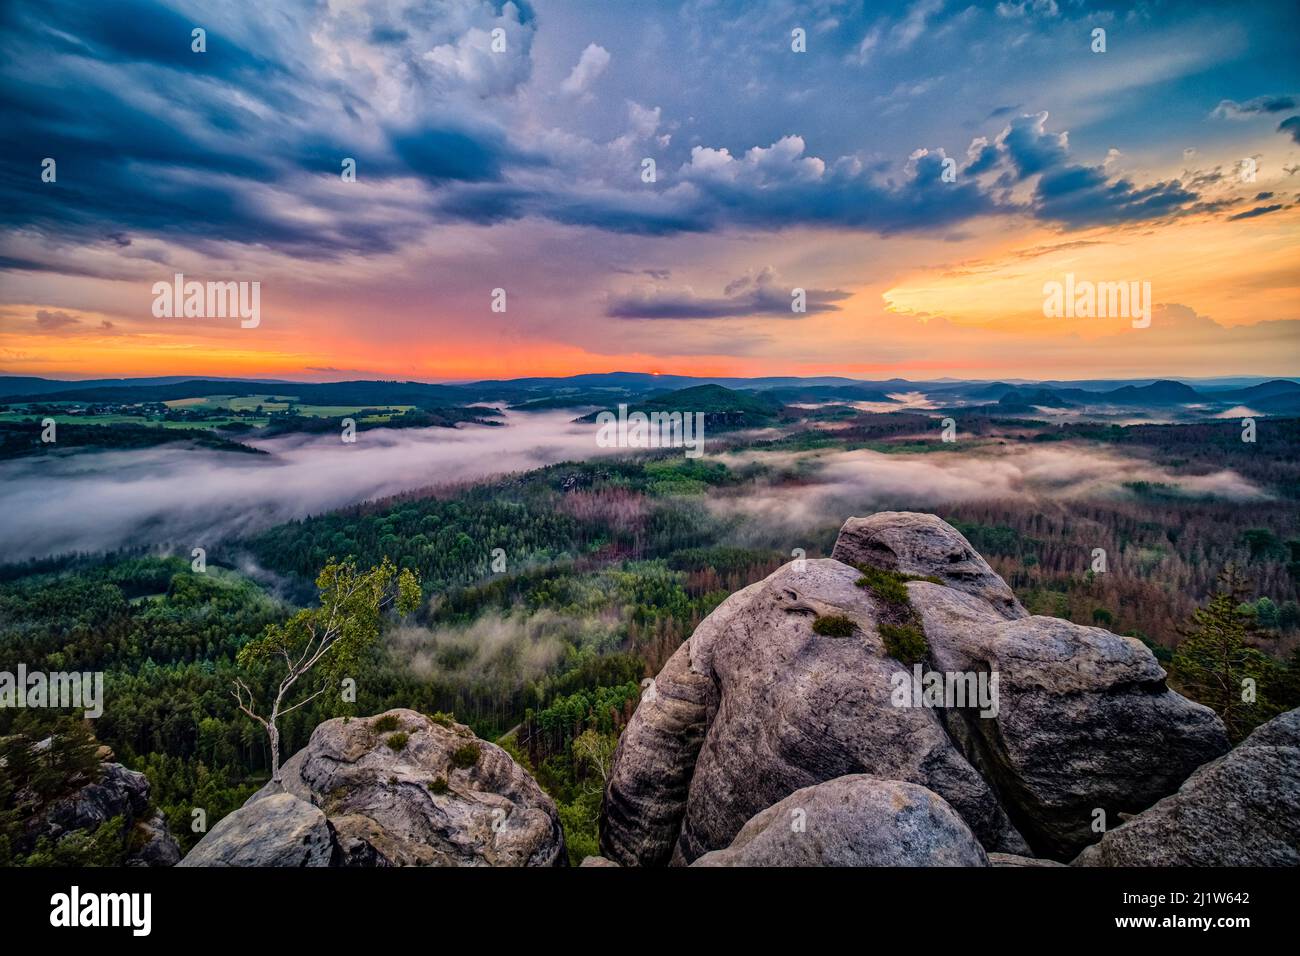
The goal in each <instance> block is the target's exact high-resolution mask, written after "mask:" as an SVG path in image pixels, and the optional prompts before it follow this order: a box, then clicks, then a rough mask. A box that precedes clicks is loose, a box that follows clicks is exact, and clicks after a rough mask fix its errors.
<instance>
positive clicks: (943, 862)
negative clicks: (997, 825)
mask: <svg viewBox="0 0 1300 956" xmlns="http://www.w3.org/2000/svg"><path fill="white" fill-rule="evenodd" d="M691 865H692V866H988V865H989V861H988V857H987V856H986V855H985V853H984V848H983V847H981V846H980V844H979V841H978V840H976V839H975V835H974V834H973V833H971V831H970V828H969V827H968V826H966V824H965V822H964V821H963V820H962V818H961V817H960V816H958V815H957V812H956V811H955V810H953V808H952V807H950V806H949V805H948V803H947V802H946V801H945V800H944V799H943V798H942V797H940V796H939V795H937V794H935V793H933V792H932V791H930V790H927V789H925V787H918V786H916V785H915V784H911V783H900V782H898V781H897V780H880V779H878V778H876V777H868V776H865V775H862V774H852V775H849V776H844V777H836V778H835V779H834V780H828V781H827V782H825V783H819V784H816V785H814V786H811V787H804V788H803V789H802V790H796V791H795V792H794V793H792V794H790V796H788V797H786V798H785V799H784V800H782V801H780V802H779V803H776V804H774V805H772V806H770V807H768V808H767V809H766V810H762V811H760V812H759V813H757V814H755V815H754V817H752V818H751V819H750V821H749V822H748V823H746V824H745V825H744V826H743V827H741V829H740V832H739V833H738V834H736V838H735V839H734V840H732V841H731V846H729V847H727V849H725V850H714V851H712V852H710V853H705V854H704V855H703V856H701V857H700V858H699V859H698V860H696V861H695V862H694V863H693V864H691Z"/></svg>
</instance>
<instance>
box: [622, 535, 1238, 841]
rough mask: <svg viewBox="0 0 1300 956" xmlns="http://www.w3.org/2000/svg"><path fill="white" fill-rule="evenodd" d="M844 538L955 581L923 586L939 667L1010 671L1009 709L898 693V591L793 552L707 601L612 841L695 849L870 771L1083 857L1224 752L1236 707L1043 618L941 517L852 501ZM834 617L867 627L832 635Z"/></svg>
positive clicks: (637, 734) (972, 677)
mask: <svg viewBox="0 0 1300 956" xmlns="http://www.w3.org/2000/svg"><path fill="white" fill-rule="evenodd" d="M835 554H836V555H837V556H843V557H844V558H845V559H847V560H851V561H853V562H854V563H856V564H859V565H864V566H865V565H871V566H875V567H881V568H883V569H885V570H891V571H898V572H901V573H903V574H906V575H913V576H924V577H933V578H936V579H938V580H942V581H944V582H946V584H944V585H940V584H934V583H930V582H928V581H911V582H909V583H908V584H907V585H906V587H907V591H908V594H909V597H910V599H911V603H912V606H913V609H914V611H915V613H916V614H917V615H918V616H919V618H920V620H921V621H922V623H923V625H924V629H925V631H926V634H927V637H928V639H929V643H930V652H929V662H928V664H929V666H928V667H926V670H927V671H930V670H933V671H940V672H947V671H953V672H958V673H960V674H961V675H962V676H963V678H964V679H966V680H969V681H971V682H975V683H978V680H979V679H980V677H981V675H983V678H984V679H985V681H986V684H985V686H986V690H988V691H992V688H993V684H992V681H991V678H992V675H993V674H994V673H996V675H997V680H998V684H997V691H996V693H997V697H996V706H995V707H991V708H990V707H988V706H986V703H987V702H986V701H983V702H981V701H976V700H967V701H965V702H955V701H945V700H944V699H943V695H942V694H940V698H939V700H938V702H937V704H936V705H934V706H916V700H915V698H914V697H912V696H911V695H906V699H904V700H903V701H902V702H901V704H900V702H899V701H898V700H897V699H893V692H894V691H896V690H897V689H898V688H899V686H900V684H899V682H900V680H901V683H902V685H903V686H905V687H907V688H911V687H912V686H913V679H912V669H911V668H910V667H907V666H905V665H903V664H901V663H900V662H899V661H897V660H895V659H894V658H893V657H891V656H889V654H888V653H887V652H886V650H885V646H884V642H883V640H882V638H881V636H880V633H879V623H880V621H881V620H882V618H884V619H887V620H892V618H891V617H890V615H891V614H893V613H894V611H896V609H893V610H889V609H886V608H885V607H884V605H883V604H881V603H880V602H881V601H882V600H884V598H878V597H876V596H875V595H873V594H872V593H870V592H869V591H867V590H864V589H863V588H860V587H858V586H856V582H857V580H858V578H859V573H858V571H857V570H855V568H853V567H850V566H848V565H847V564H845V563H843V562H841V561H839V560H835V559H827V560H812V561H806V562H804V563H803V567H802V569H801V568H800V566H799V565H798V564H791V565H787V566H786V567H783V568H781V569H779V570H778V571H776V572H775V573H773V574H772V575H771V576H769V577H768V578H767V579H765V580H764V581H761V582H758V583H757V584H754V585H751V586H750V587H748V588H746V589H744V590H743V591H740V592H737V593H736V594H734V595H732V597H731V598H729V599H728V600H727V601H726V602H724V603H723V605H722V606H720V607H719V608H718V610H717V611H715V612H714V613H713V614H712V615H710V616H709V617H708V618H707V619H705V621H704V622H702V623H701V624H700V626H699V627H698V628H697V629H696V631H695V633H694V634H693V635H692V636H691V638H690V640H689V641H688V642H687V643H686V644H685V645H683V647H682V648H680V649H679V650H678V651H677V653H676V654H675V655H674V656H673V658H672V659H671V660H670V661H669V663H668V664H667V665H666V666H665V667H664V670H663V672H662V673H661V674H660V675H659V678H658V679H657V680H656V682H655V684H654V686H653V688H652V689H651V692H650V693H648V694H647V695H646V696H645V697H644V698H643V701H642V704H641V705H640V707H638V709H637V711H636V713H635V714H634V715H633V718H632V720H631V722H630V723H629V725H628V727H627V729H626V730H625V731H624V734H623V737H622V739H621V741H620V743H619V747H618V750H617V752H616V754H615V761H614V767H613V772H612V774H611V776H610V781H609V786H608V788H607V790H606V794H605V805H604V809H603V811H602V820H601V850H602V853H603V854H604V855H605V856H606V857H608V858H610V859H612V860H615V861H617V862H619V863H620V864H623V865H657V864H663V863H666V862H673V863H677V864H682V863H690V862H692V861H694V860H695V859H697V858H699V857H700V856H701V855H703V854H705V853H707V852H709V851H714V850H722V849H725V848H727V847H728V846H729V845H730V844H731V843H732V841H733V839H734V838H735V837H736V835H737V833H738V832H739V831H740V829H741V827H742V826H744V825H745V823H746V821H748V820H749V819H750V818H751V817H753V816H755V814H758V813H759V812H760V811H762V810H765V809H767V808H768V807H771V806H773V805H774V804H776V803H777V802H779V801H781V800H783V799H785V798H786V797H788V796H789V795H790V794H791V793H793V792H794V791H796V790H800V789H802V788H805V787H810V786H813V785H816V784H819V783H823V782H825V781H828V780H833V779H835V778H838V777H843V776H846V775H853V774H867V775H870V776H873V777H877V778H881V779H885V780H893V781H899V782H902V783H909V784H914V785H917V786H920V787H924V788H927V789H928V790H931V791H933V792H934V793H935V794H937V795H938V796H939V797H941V798H942V799H943V800H944V801H946V802H947V804H949V805H951V807H952V808H953V809H954V810H955V811H956V812H957V813H958V814H959V815H960V816H961V818H962V819H963V820H964V821H965V823H966V825H967V826H968V827H969V828H970V830H971V831H972V832H973V833H974V834H975V836H976V837H977V838H978V839H979V841H980V843H981V844H982V845H983V847H984V849H985V850H986V851H990V852H993V851H997V852H1005V853H1012V854H1019V855H1035V856H1054V857H1057V858H1061V859H1068V858H1070V857H1071V856H1073V855H1074V854H1075V852H1077V850H1078V849H1079V848H1080V847H1082V846H1083V845H1084V844H1085V843H1086V842H1088V841H1089V840H1090V839H1094V838H1095V835H1094V834H1093V833H1092V831H1091V829H1090V825H1091V823H1092V820H1093V810H1094V809H1095V808H1102V809H1105V810H1106V812H1107V814H1108V816H1110V817H1111V818H1112V819H1114V818H1115V816H1116V815H1117V814H1118V813H1120V812H1125V811H1127V812H1133V811H1136V810H1140V809H1142V808H1143V807H1144V806H1149V805H1150V803H1152V802H1153V801H1155V800H1156V799H1158V798H1159V797H1161V796H1163V795H1164V794H1167V793H1169V792H1171V791H1172V790H1173V789H1174V788H1176V787H1177V786H1178V784H1179V783H1181V782H1182V781H1183V780H1184V779H1185V778H1186V777H1187V775H1188V774H1189V773H1191V772H1192V771H1193V770H1194V769H1195V768H1196V767H1197V766H1199V765H1200V764H1202V763H1204V762H1205V761H1207V760H1211V759H1213V758H1214V757H1216V756H1218V755H1219V754H1221V753H1223V752H1224V750H1226V747H1227V738H1226V735H1225V733H1224V730H1223V726H1222V724H1221V722H1220V721H1219V720H1218V718H1217V717H1216V716H1215V715H1214V714H1213V713H1212V712H1211V711H1209V710H1208V709H1207V708H1204V707H1201V706H1200V705H1198V704H1194V703H1192V702H1190V701H1188V700H1186V699H1185V698H1183V697H1181V696H1179V695H1178V694H1175V693H1173V692H1171V691H1169V690H1168V689H1167V688H1166V687H1165V685H1164V678H1165V674H1164V671H1163V670H1161V669H1160V667H1159V665H1158V664H1157V663H1156V661H1155V659H1154V657H1153V656H1152V655H1151V653H1150V652H1149V651H1148V650H1147V649H1146V648H1145V647H1144V646H1143V645H1142V644H1141V643H1140V642H1138V641H1135V640H1131V639H1128V638H1121V637H1117V636H1116V635H1113V634H1110V633H1108V632H1106V631H1102V630H1100V629H1097V628H1085V627H1079V626H1076V625H1073V624H1070V623H1068V622H1063V621H1058V620H1055V619H1053V618H1043V617H1032V618H1031V617H1029V616H1028V615H1027V613H1026V612H1025V611H1024V609H1023V608H1022V607H1021V606H1020V605H1019V603H1018V602H1016V601H1015V598H1014V596H1013V595H1012V594H1011V591H1010V589H1009V588H1008V587H1007V586H1006V584H1005V583H1004V582H1003V581H1002V580H1001V579H1000V578H998V577H997V575H996V574H994V573H993V571H992V570H991V569H990V568H989V567H988V565H987V564H986V563H985V562H984V561H983V559H982V558H980V557H979V556H978V555H977V554H975V553H974V551H973V550H971V549H970V546H969V544H968V543H967V542H966V540H965V539H964V538H962V537H961V535H960V534H958V533H957V532H956V531H955V530H954V529H952V528H951V527H949V526H948V525H946V524H944V523H943V522H942V521H939V520H938V519H937V518H934V517H933V516H931V515H912V514H901V513H884V514H880V515H873V516H872V517H871V518H865V519H856V518H855V519H850V520H849V521H848V522H846V524H845V526H844V530H843V531H842V532H841V535H840V540H839V541H838V542H837V543H836V547H835ZM829 615H836V616H842V617H846V618H848V619H849V620H850V621H851V622H852V623H853V625H854V626H853V628H852V631H851V633H850V634H849V635H848V636H843V637H835V636H829V635H821V634H818V633H816V632H815V631H814V630H813V623H814V621H816V619H817V618H818V617H819V616H829ZM968 686H969V685H968ZM981 714H983V716H981ZM1022 831H1023V834H1024V835H1023V836H1022ZM1025 837H1028V838H1029V840H1028V841H1026V839H1025ZM1031 844H1032V849H1031Z"/></svg>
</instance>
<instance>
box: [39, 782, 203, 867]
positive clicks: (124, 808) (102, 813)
mask: <svg viewBox="0 0 1300 956" xmlns="http://www.w3.org/2000/svg"><path fill="white" fill-rule="evenodd" d="M114 817H122V818H123V820H125V821H126V825H127V827H128V828H129V829H130V830H131V831H132V833H131V834H130V836H129V837H128V841H127V842H128V846H129V847H130V848H131V849H130V850H129V851H128V854H127V857H126V859H125V860H124V863H125V865H127V866H173V865H174V864H175V863H176V862H177V861H178V860H180V858H181V849H180V846H179V845H177V843H176V840H175V839H174V838H173V837H172V835H171V832H170V831H169V830H168V828H167V821H166V820H165V819H164V818H163V816H162V814H161V813H158V812H157V811H154V812H150V810H149V780H148V778H147V777H145V775H144V774H142V773H138V772H136V771H134V770H128V769H126V767H123V766H122V765H121V764H120V763H105V764H102V765H101V766H100V777H99V780H97V781H96V782H95V783H88V784H86V785H85V786H84V787H81V788H80V789H78V790H76V791H74V792H73V793H71V794H69V795H68V796H66V797H62V798H60V799H58V800H56V801H54V802H53V803H52V804H50V806H49V807H48V808H47V809H46V810H45V811H44V813H42V814H41V816H40V817H39V818H38V819H36V820H32V821H29V822H28V824H27V827H26V832H25V833H24V836H23V841H22V843H21V845H20V848H19V849H20V850H27V849H30V846H32V845H34V844H35V842H36V841H37V840H38V839H40V838H42V837H45V838H48V839H50V840H52V841H54V842H57V841H58V840H60V839H62V838H63V837H64V836H66V835H68V834H71V833H76V832H89V831H93V830H95V829H96V828H97V827H99V826H100V825H101V824H103V823H105V822H107V821H109V820H111V819H113V818H114Z"/></svg>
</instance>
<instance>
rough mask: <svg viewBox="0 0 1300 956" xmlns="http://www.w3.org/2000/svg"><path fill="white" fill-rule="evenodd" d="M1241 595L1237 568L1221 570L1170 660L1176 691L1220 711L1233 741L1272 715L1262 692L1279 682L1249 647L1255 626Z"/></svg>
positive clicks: (1272, 669)
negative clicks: (1245, 609)
mask: <svg viewBox="0 0 1300 956" xmlns="http://www.w3.org/2000/svg"><path fill="white" fill-rule="evenodd" d="M1245 591H1246V588H1245V582H1244V580H1243V579H1242V577H1241V575H1240V573H1239V572H1238V570H1237V568H1236V567H1235V566H1234V565H1228V566H1227V567H1226V568H1224V570H1223V573H1222V574H1221V575H1220V576H1219V586H1218V589H1217V590H1216V591H1215V593H1214V595H1213V597H1211V598H1210V600H1209V603H1208V604H1206V605H1205V607H1202V608H1197V609H1196V610H1195V611H1193V612H1192V619H1191V622H1190V625H1189V626H1188V627H1187V628H1186V629H1185V630H1184V631H1183V635H1184V636H1183V640H1182V642H1181V643H1180V644H1179V645H1178V648H1177V650H1175V652H1174V658H1173V661H1172V670H1173V675H1174V679H1175V681H1176V682H1177V683H1178V685H1179V687H1180V688H1181V689H1182V690H1183V691H1185V692H1186V693H1187V695H1188V696H1189V697H1191V698H1192V699H1194V700H1198V701H1200V702H1201V703H1202V704H1205V705H1206V706H1208V707H1210V708H1212V709H1213V710H1214V711H1215V712H1216V713H1218V715H1219V716H1220V717H1221V718H1222V719H1223V723H1224V725H1225V726H1226V727H1227V728H1228V736H1229V737H1230V738H1231V739H1232V740H1233V742H1236V741H1239V740H1241V739H1242V738H1244V737H1245V736H1246V735H1247V734H1248V733H1250V731H1251V730H1252V729H1254V728H1255V727H1257V726H1258V725H1259V724H1261V723H1263V722H1264V721H1265V720H1267V719H1268V718H1269V717H1271V716H1272V715H1273V714H1274V713H1276V708H1275V707H1274V706H1273V705H1272V704H1271V703H1270V702H1269V701H1268V699H1267V698H1266V696H1265V689H1266V688H1268V687H1270V686H1272V685H1274V684H1275V683H1276V682H1277V676H1278V674H1277V671H1278V666H1277V664H1275V663H1274V662H1273V661H1272V660H1271V659H1270V658H1269V657H1268V656H1267V655H1265V654H1263V653H1261V652H1260V651H1258V650H1256V649H1255V648H1253V647H1251V646H1250V644H1249V641H1250V640H1251V639H1254V638H1256V637H1257V636H1258V627H1257V625H1256V623H1255V617H1254V615H1253V614H1250V613H1248V612H1246V611H1244V610H1242V607H1241V605H1242V603H1243V598H1244V596H1245Z"/></svg>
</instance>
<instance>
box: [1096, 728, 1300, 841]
mask: <svg viewBox="0 0 1300 956" xmlns="http://www.w3.org/2000/svg"><path fill="white" fill-rule="evenodd" d="M1074 863H1075V865H1076V866H1300V710H1292V711H1288V712H1287V713H1285V714H1282V715H1281V716H1280V717H1275V718H1273V719H1272V720H1270V721H1269V722H1268V723H1266V724H1264V725H1263V726H1261V727H1258V728H1256V729H1255V731H1254V732H1253V733H1252V734H1251V735H1250V736H1249V737H1247V738H1246V739H1245V740H1243V741H1242V742H1241V743H1240V744H1238V745H1237V747H1236V748H1235V749H1234V750H1232V751H1231V752H1229V753H1228V754H1227V755H1225V756H1223V757H1220V758H1219V759H1218V760H1215V761H1213V762H1212V763H1209V764H1206V765H1205V766H1204V767H1201V768H1200V769H1199V770H1197V771H1196V772H1195V773H1194V774H1192V775H1191V776H1190V777H1188V778H1187V781H1186V782H1185V783H1184V784H1183V785H1182V787H1180V788H1179V790H1178V792H1177V793H1175V794H1172V795H1171V796H1168V797H1165V798H1164V799H1163V800H1161V801H1160V802H1159V803H1157V804H1156V805H1155V806H1153V807H1151V808H1150V809H1148V810H1146V811H1144V812H1143V813H1140V814H1138V815H1137V816H1136V817H1134V818H1133V819H1131V820H1129V821H1128V822H1127V823H1124V824H1122V825H1121V826H1118V827H1116V828H1115V829H1113V830H1109V831H1107V833H1106V835H1105V836H1103V837H1102V838H1101V842H1099V843H1096V844H1094V845H1093V846H1090V847H1088V848H1087V849H1086V850H1084V851H1083V852H1082V853H1081V854H1079V856H1078V858H1077V859H1076V860H1075V861H1074Z"/></svg>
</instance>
